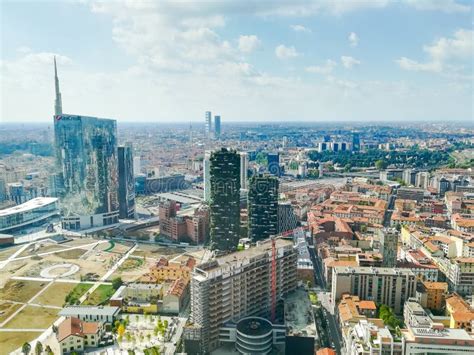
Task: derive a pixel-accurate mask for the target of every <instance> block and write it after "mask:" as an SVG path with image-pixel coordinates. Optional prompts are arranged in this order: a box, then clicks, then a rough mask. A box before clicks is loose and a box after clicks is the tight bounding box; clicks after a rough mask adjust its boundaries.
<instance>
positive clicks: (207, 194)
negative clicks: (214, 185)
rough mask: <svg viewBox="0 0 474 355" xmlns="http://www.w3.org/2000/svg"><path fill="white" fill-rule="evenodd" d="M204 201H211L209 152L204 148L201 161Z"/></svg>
mask: <svg viewBox="0 0 474 355" xmlns="http://www.w3.org/2000/svg"><path fill="white" fill-rule="evenodd" d="M203 180H204V202H206V203H209V202H210V201H211V152H210V151H209V150H206V152H205V153H204V162H203Z"/></svg>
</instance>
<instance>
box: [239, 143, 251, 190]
mask: <svg viewBox="0 0 474 355" xmlns="http://www.w3.org/2000/svg"><path fill="white" fill-rule="evenodd" d="M239 154H240V188H242V189H245V190H246V189H247V188H248V170H249V155H248V153H247V152H240V153H239Z"/></svg>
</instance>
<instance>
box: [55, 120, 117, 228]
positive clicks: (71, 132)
mask: <svg viewBox="0 0 474 355" xmlns="http://www.w3.org/2000/svg"><path fill="white" fill-rule="evenodd" d="M54 134H55V144H56V156H57V164H58V167H59V170H60V172H61V174H62V180H63V183H64V193H65V195H64V198H63V199H62V201H61V207H62V209H63V213H64V215H65V216H70V215H97V214H104V213H110V212H114V211H118V196H117V194H118V174H117V125H116V121H115V120H110V119H101V118H95V117H85V116H77V115H57V116H55V117H54ZM115 219H116V218H112V221H113V222H114V221H115Z"/></svg>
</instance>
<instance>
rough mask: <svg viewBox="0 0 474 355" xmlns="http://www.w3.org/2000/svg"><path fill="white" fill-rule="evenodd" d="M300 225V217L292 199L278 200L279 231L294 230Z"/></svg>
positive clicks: (279, 232)
mask: <svg viewBox="0 0 474 355" xmlns="http://www.w3.org/2000/svg"><path fill="white" fill-rule="evenodd" d="M297 226H298V218H297V217H296V215H295V212H294V211H293V205H292V204H291V202H290V201H282V202H278V233H277V234H281V233H284V232H288V231H292V230H294V229H295V228H296V227H297Z"/></svg>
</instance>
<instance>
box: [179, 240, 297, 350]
mask: <svg viewBox="0 0 474 355" xmlns="http://www.w3.org/2000/svg"><path fill="white" fill-rule="evenodd" d="M273 256H274V257H275V280H276V285H275V291H274V292H275V294H274V297H275V299H276V300H279V299H282V298H284V297H285V296H286V295H287V294H288V293H289V292H291V291H293V290H295V288H296V285H297V277H296V261H297V252H296V249H295V248H294V246H293V243H292V242H291V241H287V240H283V239H277V240H275V254H273V252H272V243H271V241H270V240H267V241H262V242H260V243H258V244H257V246H254V247H251V248H249V249H246V250H244V251H239V252H235V253H231V254H227V255H225V256H221V257H217V258H215V259H213V260H211V261H209V262H206V263H204V264H201V265H197V266H196V267H195V268H194V271H193V273H192V278H191V317H190V320H191V321H190V323H189V324H188V325H187V327H186V329H185V347H186V352H187V353H190V354H202V353H208V352H210V351H213V350H214V349H216V348H217V347H219V345H220V341H219V337H220V330H221V328H223V327H224V326H225V324H227V323H229V322H235V323H236V322H238V321H239V320H240V319H242V318H244V317H248V316H261V317H268V316H269V315H270V314H271V305H272V297H273V295H272V260H273Z"/></svg>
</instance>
